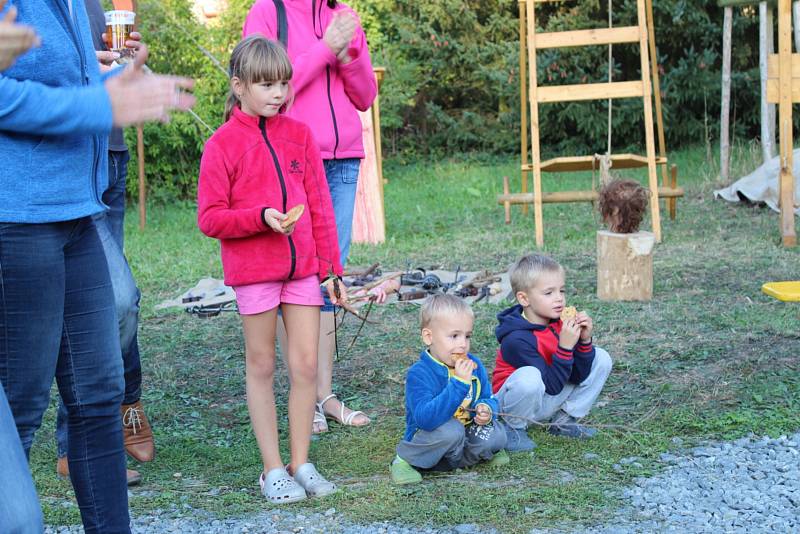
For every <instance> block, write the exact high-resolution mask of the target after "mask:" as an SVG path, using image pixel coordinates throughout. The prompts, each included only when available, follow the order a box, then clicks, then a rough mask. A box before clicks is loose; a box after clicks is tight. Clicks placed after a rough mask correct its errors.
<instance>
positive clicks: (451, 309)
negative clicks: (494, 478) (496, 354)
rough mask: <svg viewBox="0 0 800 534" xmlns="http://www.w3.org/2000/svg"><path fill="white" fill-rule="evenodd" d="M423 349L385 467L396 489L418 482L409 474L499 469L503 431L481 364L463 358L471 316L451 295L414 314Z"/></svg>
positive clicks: (505, 458) (439, 297)
mask: <svg viewBox="0 0 800 534" xmlns="http://www.w3.org/2000/svg"><path fill="white" fill-rule="evenodd" d="M420 319H421V323H422V325H421V326H422V341H423V342H424V343H425V345H427V349H425V350H423V351H422V353H421V354H420V357H419V360H417V362H416V363H414V365H412V366H411V368H410V369H409V370H408V375H407V377H406V432H405V435H404V436H403V440H402V441H401V442H400V444H399V445H398V446H397V456H396V457H395V459H394V461H393V462H392V465H391V469H390V470H391V474H392V480H393V481H394V482H395V483H396V484H411V483H414V482H419V481H420V480H422V476H421V475H420V473H419V472H418V471H417V470H416V469H415V468H418V469H426V470H436V471H447V470H450V469H456V468H458V467H468V466H471V465H475V464H476V463H478V462H479V461H481V460H491V464H492V465H495V466H496V465H504V464H506V463H508V461H509V458H508V455H507V454H506V453H505V451H504V450H503V448H504V447H505V444H506V436H505V431H504V429H503V428H502V426H500V425H499V424H493V423H494V422H495V421H496V417H497V416H496V414H497V411H498V409H497V402H496V401H495V399H494V398H492V393H491V386H490V384H489V377H488V375H487V374H486V369H485V368H484V367H483V364H481V361H480V360H479V359H478V358H476V357H475V356H473V355H471V354H469V344H470V338H471V337H472V323H473V320H474V316H473V313H472V309H471V308H470V307H469V305H468V304H467V303H466V302H464V301H463V300H461V299H460V298H458V297H456V296H453V295H434V296H432V297H430V298H429V299H428V300H426V301H425V303H424V304H423V305H422V310H421V312H420Z"/></svg>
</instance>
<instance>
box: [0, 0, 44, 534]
mask: <svg viewBox="0 0 800 534" xmlns="http://www.w3.org/2000/svg"><path fill="white" fill-rule="evenodd" d="M4 5H5V0H0V11H2V10H3V6H4ZM15 18H16V10H15V9H9V10H8V11H7V12H6V14H5V17H3V18H0V72H2V71H4V70H5V69H7V68H8V67H10V66H11V65H12V64H13V63H14V61H15V60H16V58H17V56H19V55H20V54H22V53H24V52H25V51H26V50H28V49H29V48H31V47H32V46H35V45H37V44H38V37H37V36H36V32H35V31H33V29H32V28H30V27H28V26H23V25H22V24H15V23H14V19H15ZM0 465H2V466H3V469H0V532H9V533H14V534H38V533H39V532H41V531H42V530H43V529H44V526H43V524H42V510H41V508H40V507H39V501H38V499H37V498H36V488H34V486H33V480H32V479H31V474H30V471H29V470H28V463H27V461H26V460H25V453H24V452H23V451H22V444H21V443H20V441H19V434H17V425H16V424H15V423H14V417H13V416H12V415H11V409H10V408H9V407H8V401H7V400H6V394H5V391H4V390H3V385H2V383H0Z"/></svg>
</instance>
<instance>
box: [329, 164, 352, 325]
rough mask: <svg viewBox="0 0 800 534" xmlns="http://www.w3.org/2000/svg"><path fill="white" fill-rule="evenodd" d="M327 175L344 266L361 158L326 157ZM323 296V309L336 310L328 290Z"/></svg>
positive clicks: (348, 247)
mask: <svg viewBox="0 0 800 534" xmlns="http://www.w3.org/2000/svg"><path fill="white" fill-rule="evenodd" d="M323 163H324V165H325V177H326V178H327V179H328V189H329V190H330V192H331V201H332V202H333V214H334V217H335V218H336V235H337V236H338V241H339V259H340V261H341V263H342V267H344V265H345V264H346V263H347V255H348V254H349V253H350V239H351V237H352V233H353V212H354V211H355V205H356V189H357V187H358V171H359V169H360V168H361V160H360V159H358V158H348V159H326V160H324V161H323ZM322 296H323V298H324V300H325V304H324V305H323V306H322V311H324V312H332V311H333V310H334V307H333V305H332V304H331V301H330V299H329V298H328V292H327V291H325V290H323V291H322Z"/></svg>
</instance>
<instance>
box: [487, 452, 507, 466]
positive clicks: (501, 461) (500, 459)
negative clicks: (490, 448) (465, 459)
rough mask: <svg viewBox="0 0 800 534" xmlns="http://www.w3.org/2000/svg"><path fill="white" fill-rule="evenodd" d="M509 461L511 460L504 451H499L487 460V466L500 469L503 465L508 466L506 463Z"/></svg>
mask: <svg viewBox="0 0 800 534" xmlns="http://www.w3.org/2000/svg"><path fill="white" fill-rule="evenodd" d="M510 461H511V458H509V457H508V453H507V452H506V450H505V449H500V450H499V451H497V452H496V453H495V454H494V456H492V459H491V460H489V462H488V463H487V465H488V466H489V467H502V466H504V465H508V462H510Z"/></svg>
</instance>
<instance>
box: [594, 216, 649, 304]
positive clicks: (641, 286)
mask: <svg viewBox="0 0 800 534" xmlns="http://www.w3.org/2000/svg"><path fill="white" fill-rule="evenodd" d="M655 243H656V238H655V235H653V234H652V233H650V232H637V233H635V234H617V233H614V232H609V231H606V230H599V231H598V232H597V298H599V299H600V300H651V299H652V298H653V248H654V247H655Z"/></svg>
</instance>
